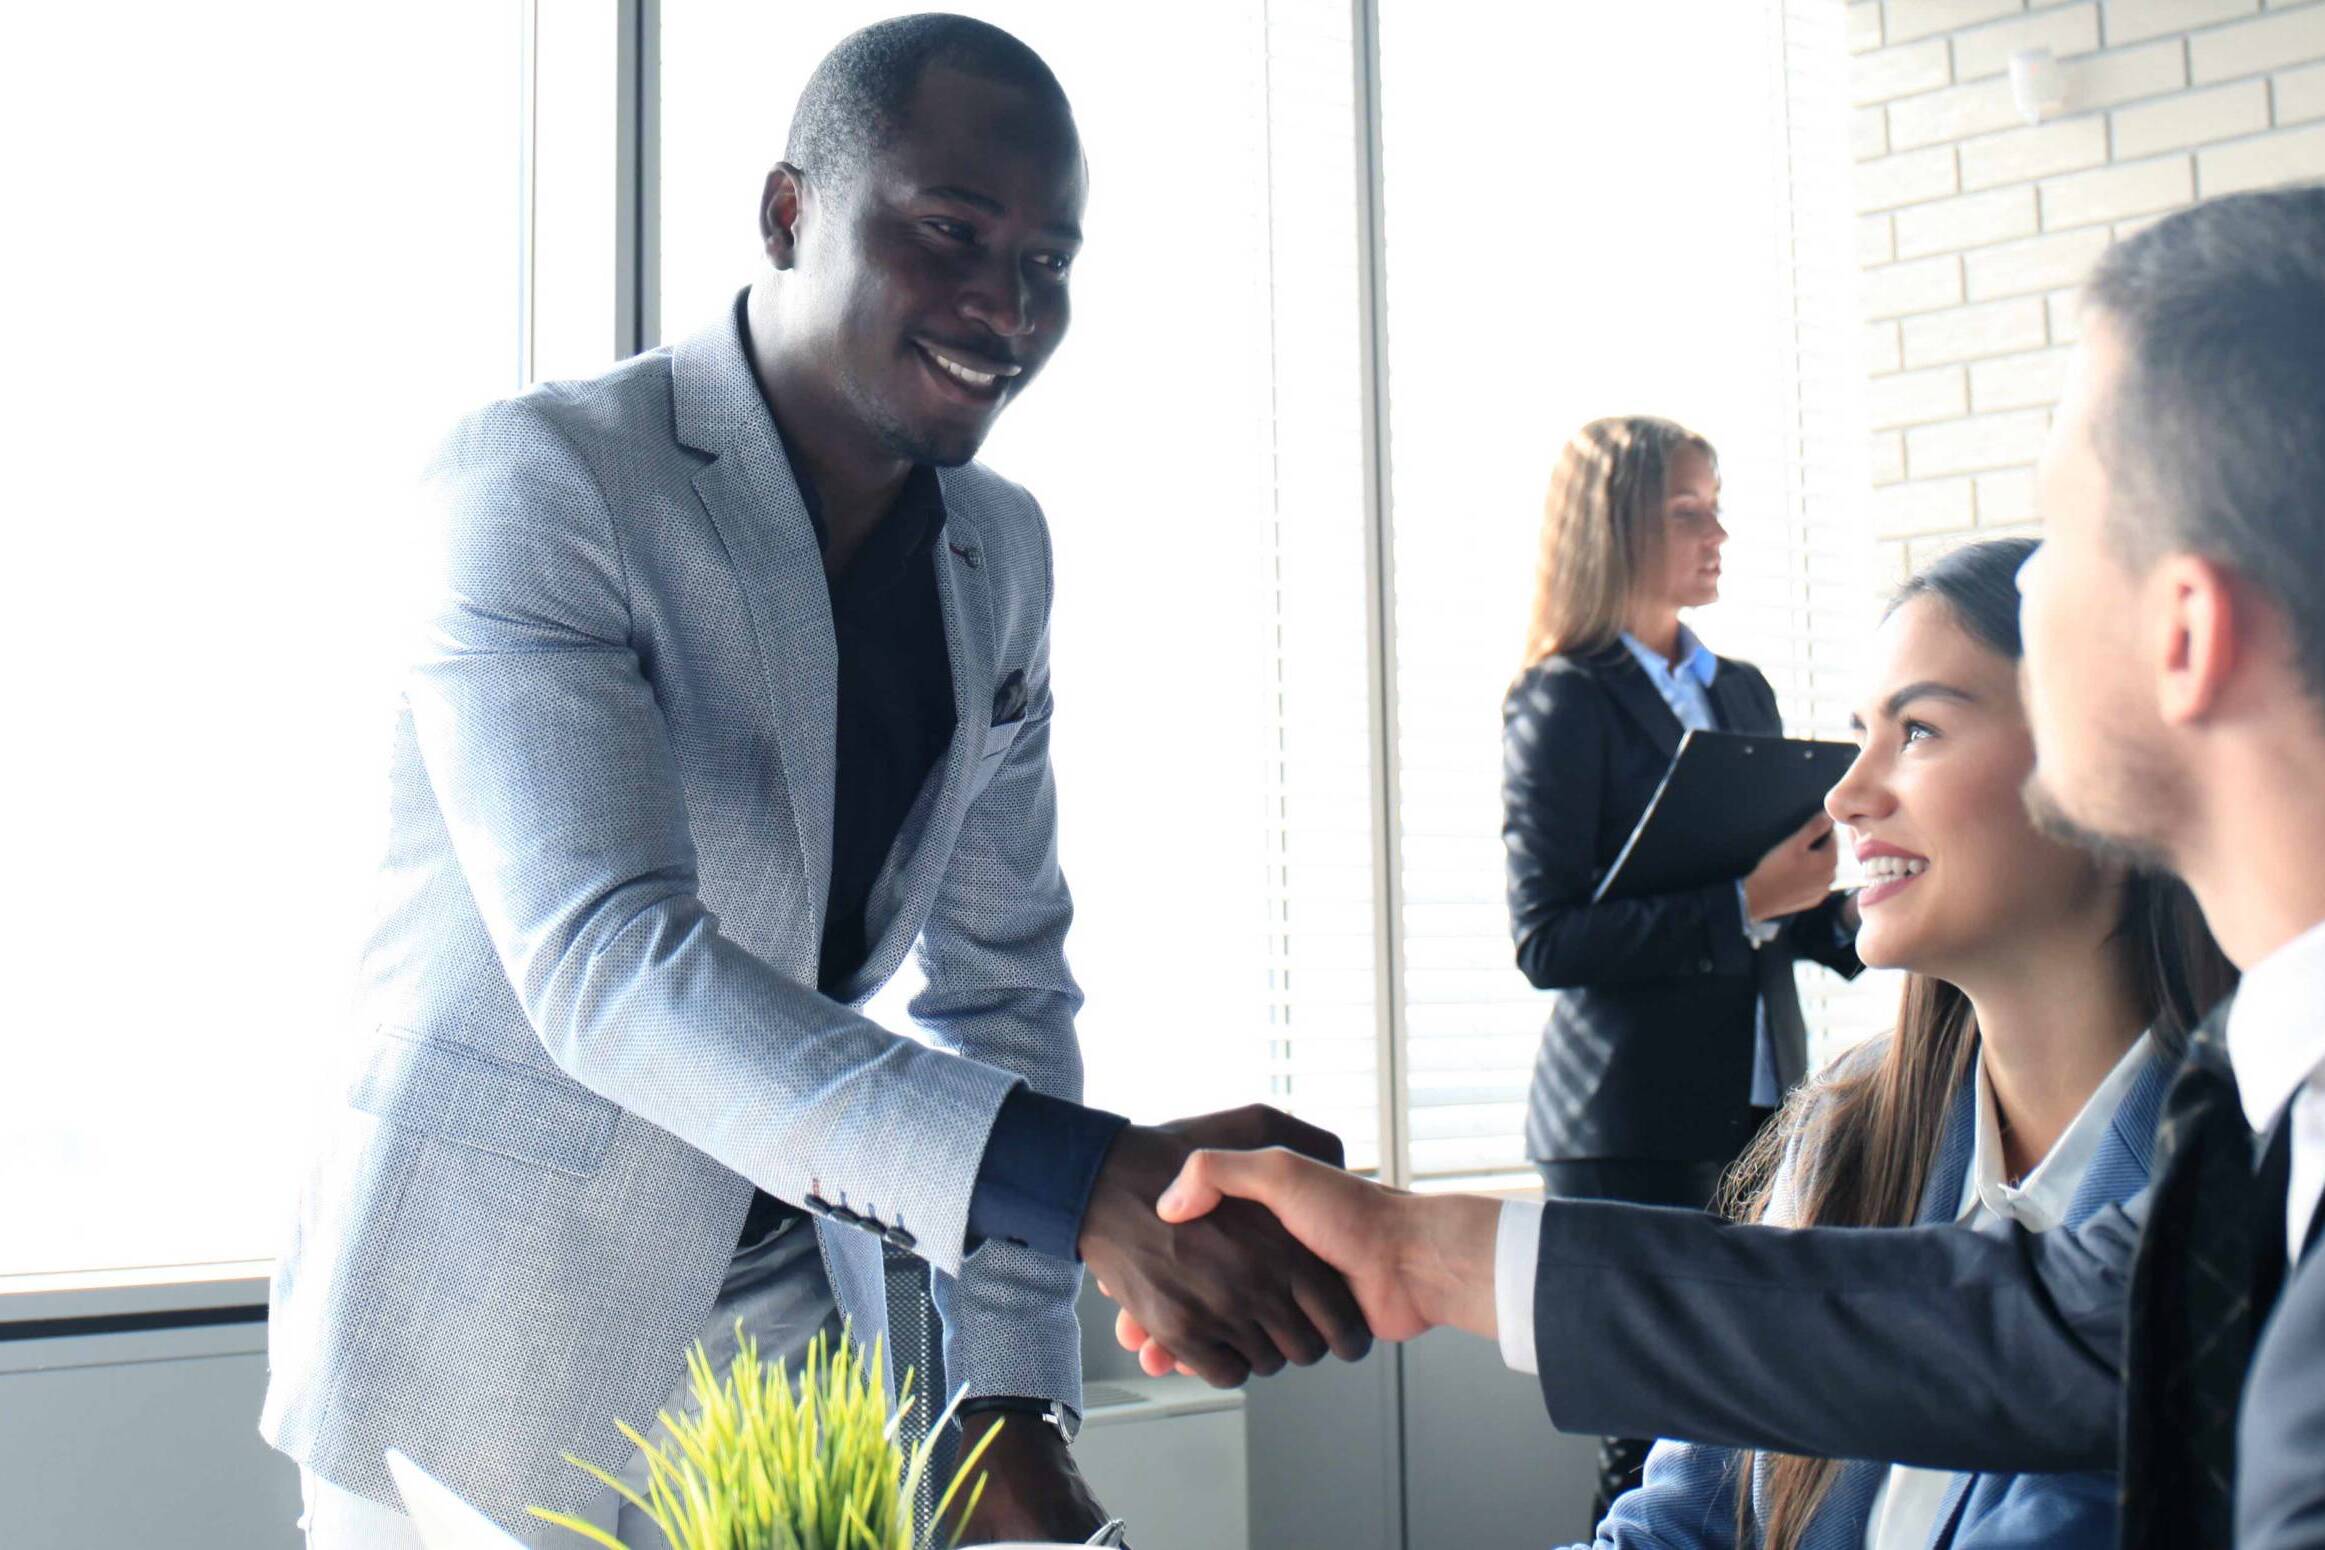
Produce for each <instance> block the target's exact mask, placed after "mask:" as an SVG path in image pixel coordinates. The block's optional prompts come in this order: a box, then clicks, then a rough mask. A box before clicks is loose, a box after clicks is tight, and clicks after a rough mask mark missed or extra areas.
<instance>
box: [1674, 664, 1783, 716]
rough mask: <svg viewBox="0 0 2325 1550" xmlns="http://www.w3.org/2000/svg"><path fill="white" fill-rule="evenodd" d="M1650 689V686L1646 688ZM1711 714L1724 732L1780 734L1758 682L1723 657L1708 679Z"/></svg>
mask: <svg viewBox="0 0 2325 1550" xmlns="http://www.w3.org/2000/svg"><path fill="white" fill-rule="evenodd" d="M1649 687H1650V688H1652V687H1653V685H1649ZM1711 709H1712V714H1713V715H1714V716H1716V717H1718V718H1719V724H1720V730H1721V731H1723V732H1759V733H1768V732H1780V731H1782V730H1783V727H1782V726H1781V725H1779V724H1778V723H1777V721H1776V719H1775V718H1774V717H1773V716H1772V715H1771V714H1770V713H1769V707H1768V705H1767V703H1766V702H1765V701H1763V700H1762V699H1761V697H1760V688H1759V682H1758V680H1757V679H1755V678H1754V677H1753V675H1752V674H1750V673H1747V672H1745V671H1744V670H1743V669H1742V668H1740V667H1738V666H1736V664H1735V663H1733V662H1730V661H1728V660H1726V659H1725V658H1722V659H1721V661H1720V666H1719V671H1718V672H1716V673H1714V674H1713V675H1712V680H1711Z"/></svg>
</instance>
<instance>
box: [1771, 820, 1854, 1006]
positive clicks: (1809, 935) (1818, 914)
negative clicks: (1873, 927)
mask: <svg viewBox="0 0 2325 1550" xmlns="http://www.w3.org/2000/svg"><path fill="white" fill-rule="evenodd" d="M1834 843H1835V844H1838V843H1839V841H1838V840H1835V841H1834ZM1845 902H1846V896H1845V895H1843V894H1837V893H1836V894H1834V895H1832V896H1831V897H1829V898H1827V899H1826V900H1825V901H1824V903H1822V904H1820V905H1818V906H1817V907H1816V908H1815V909H1812V910H1802V911H1801V912H1800V913H1799V914H1797V915H1788V916H1786V917H1785V920H1784V933H1783V941H1784V945H1785V946H1786V947H1788V948H1790V949H1791V950H1792V953H1793V956H1794V957H1797V958H1806V959H1808V960H1809V961H1810V962H1812V963H1821V964H1823V965H1824V966H1825V967H1826V968H1828V969H1830V970H1832V971H1833V972H1834V973H1835V974H1838V975H1839V976H1841V978H1843V979H1852V980H1853V979H1855V978H1856V977H1857V976H1858V975H1860V974H1862V973H1864V972H1865V960H1864V959H1862V958H1859V957H1858V956H1857V937H1856V933H1855V932H1853V931H1851V930H1849V929H1848V927H1847V926H1846V925H1844V924H1843V923H1842V921H1841V907H1842V905H1843V904H1844V903H1845Z"/></svg>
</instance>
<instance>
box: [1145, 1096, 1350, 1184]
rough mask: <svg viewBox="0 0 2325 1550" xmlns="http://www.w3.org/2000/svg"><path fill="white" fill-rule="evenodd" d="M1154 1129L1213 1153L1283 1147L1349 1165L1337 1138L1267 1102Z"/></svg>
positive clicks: (1321, 1160)
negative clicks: (1164, 1131)
mask: <svg viewBox="0 0 2325 1550" xmlns="http://www.w3.org/2000/svg"><path fill="white" fill-rule="evenodd" d="M1155 1128H1156V1129H1158V1130H1167V1131H1169V1132H1170V1133H1171V1134H1172V1135H1174V1136H1177V1137H1178V1138H1179V1139H1180V1140H1182V1141H1184V1142H1186V1143H1187V1144H1188V1145H1189V1146H1193V1147H1208V1148H1210V1149H1211V1150H1213V1151H1222V1152H1256V1151H1258V1150H1259V1149H1260V1148H1262V1147H1267V1146H1283V1147H1289V1148H1291V1150H1293V1151H1295V1152H1297V1153H1299V1154H1300V1155H1301V1156H1302V1157H1313V1158H1315V1159H1316V1161H1318V1162H1321V1163H1330V1164H1331V1165H1332V1166H1333V1167H1335V1168H1341V1167H1346V1166H1347V1157H1348V1153H1347V1150H1346V1149H1345V1148H1343V1147H1342V1146H1341V1144H1340V1138H1339V1137H1338V1136H1336V1135H1334V1134H1333V1133H1332V1132H1331V1131H1329V1130H1326V1129H1324V1128H1323V1127H1322V1126H1320V1125H1311V1124H1309V1123H1308V1122H1307V1121H1306V1120H1304V1119H1297V1118H1294V1117H1293V1116H1292V1115H1289V1114H1286V1113H1285V1112H1284V1111H1283V1110H1281V1109H1278V1108H1271V1107H1270V1106H1269V1105H1267V1104H1264V1103H1247V1104H1245V1105H1244V1106H1243V1107H1242V1108H1240V1109H1221V1110H1220V1111H1219V1112H1218V1113H1216V1114H1197V1115H1194V1116H1193V1117H1191V1118H1188V1119H1174V1120H1172V1121H1171V1122H1170V1123H1169V1124H1167V1125H1158V1126H1156V1127H1155Z"/></svg>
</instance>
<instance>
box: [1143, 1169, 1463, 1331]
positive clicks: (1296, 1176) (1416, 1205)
mask: <svg viewBox="0 0 2325 1550" xmlns="http://www.w3.org/2000/svg"><path fill="white" fill-rule="evenodd" d="M1236 1201H1247V1202H1251V1203H1253V1204H1256V1205H1260V1206H1265V1207H1266V1208H1267V1209H1268V1210H1269V1211H1270V1212H1271V1213H1273V1214H1274V1216H1275V1217H1276V1219H1277V1221H1278V1222H1279V1223H1281V1224H1282V1226H1283V1227H1284V1228H1285V1229H1286V1230H1288V1231H1289V1232H1290V1233H1291V1235H1292V1236H1293V1237H1295V1238H1297V1239H1298V1240H1299V1241H1300V1243H1301V1244H1302V1245H1303V1246H1305V1247H1306V1248H1307V1249H1308V1250H1309V1251H1310V1252H1312V1253H1314V1254H1315V1255H1317V1257H1319V1258H1320V1259H1322V1260H1323V1261H1324V1262H1325V1263H1326V1264H1328V1265H1330V1266H1331V1267H1332V1268H1334V1269H1335V1270H1338V1271H1339V1272H1340V1273H1341V1274H1342V1275H1344V1276H1346V1277H1347V1279H1348V1285H1349V1287H1350V1288H1351V1289H1352V1290H1353V1291H1354V1292H1355V1294H1356V1300H1357V1303H1358V1305H1359V1306H1360V1307H1361V1308H1362V1309H1363V1311H1364V1317H1365V1321H1366V1323H1367V1324H1369V1325H1370V1326H1371V1328H1372V1331H1373V1333H1374V1334H1376V1335H1379V1336H1381V1337H1382V1338H1383V1339H1387V1340H1410V1339H1412V1338H1413V1337H1414V1336H1416V1335H1419V1334H1421V1333H1423V1332H1424V1331H1426V1330H1429V1329H1433V1328H1435V1327H1436V1326H1438V1325H1440V1324H1450V1325H1453V1326H1455V1327H1457V1328H1460V1329H1466V1330H1468V1331H1470V1332H1471V1333H1472V1334H1478V1335H1483V1336H1485V1337H1486V1338H1487V1339H1493V1338H1494V1337H1495V1336H1496V1335H1497V1334H1498V1332H1499V1326H1498V1321H1497V1319H1496V1317H1495V1311H1494V1283H1493V1260H1494V1239H1495V1235H1496V1233H1497V1232H1498V1230H1499V1228H1500V1221H1501V1208H1500V1206H1499V1205H1498V1204H1496V1203H1495V1202H1494V1201H1491V1200H1487V1199H1484V1198H1482V1197H1478V1196H1471V1195H1434V1196H1423V1195H1413V1194H1408V1193H1407V1192H1405V1191H1403V1190H1396V1189H1389V1188H1386V1187H1384V1186H1382V1185H1378V1184H1373V1183H1370V1182H1368V1181H1366V1180H1364V1179H1360V1178H1358V1177H1356V1175H1354V1174H1352V1173H1343V1172H1341V1171H1340V1170H1339V1169H1337V1168H1331V1167H1327V1166H1325V1165H1323V1164H1321V1163H1317V1162H1313V1161H1310V1160H1309V1159H1307V1158H1304V1157H1300V1156H1296V1155H1294V1154H1293V1153H1291V1152H1289V1151H1285V1150H1282V1149H1280V1148H1279V1149H1274V1150H1270V1151H1264V1152H1220V1151H1204V1152H1197V1153H1196V1154H1195V1155H1194V1156H1193V1157H1191V1158H1189V1159H1188V1160H1187V1164H1186V1166H1185V1167H1184V1168H1183V1169H1182V1170H1181V1171H1180V1174H1179V1177H1178V1179H1177V1180H1176V1182H1174V1183H1173V1184H1172V1185H1171V1187H1170V1188H1169V1189H1168V1190H1166V1191H1165V1192H1164V1193H1163V1196H1162V1198H1161V1200H1160V1201H1159V1202H1158V1203H1157V1205H1156V1211H1157V1214H1158V1215H1160V1216H1161V1217H1162V1218H1163V1219H1164V1220H1165V1221H1169V1222H1176V1223H1187V1222H1192V1221H1195V1220H1198V1219H1200V1218H1202V1217H1204V1216H1205V1215H1206V1214H1207V1213H1210V1212H1214V1211H1218V1210H1222V1209H1232V1208H1233V1206H1234V1203H1235V1202H1236ZM1114 1333H1115V1337H1116V1338H1117V1339H1118V1340H1120V1341H1121V1342H1122V1344H1123V1346H1124V1347H1125V1348H1127V1349H1129V1350H1133V1351H1136V1352H1138V1353H1139V1361H1140V1365H1141V1366H1143V1367H1144V1368H1145V1370H1146V1371H1147V1372H1149V1373H1152V1374H1155V1375H1157V1376H1160V1375H1161V1374H1162V1373H1165V1372H1168V1371H1170V1370H1171V1369H1172V1368H1173V1367H1174V1366H1176V1367H1178V1368H1179V1369H1180V1370H1181V1371H1184V1370H1186V1364H1185V1362H1184V1359H1183V1356H1182V1355H1181V1354H1180V1353H1179V1351H1178V1348H1177V1347H1176V1346H1175V1345H1174V1344H1172V1342H1171V1341H1170V1339H1169V1337H1168V1336H1165V1335H1161V1334H1159V1333H1158V1332H1156V1331H1155V1330H1154V1329H1153V1327H1152V1326H1151V1325H1149V1324H1147V1323H1146V1322H1145V1321H1144V1320H1142V1319H1140V1318H1139V1317H1138V1316H1137V1315H1136V1313H1135V1312H1134V1311H1133V1310H1130V1309H1128V1308H1126V1309H1125V1310H1124V1312H1123V1314H1122V1315H1121V1317H1120V1318H1118V1319H1117V1320H1116V1321H1115V1329H1114Z"/></svg>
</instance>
